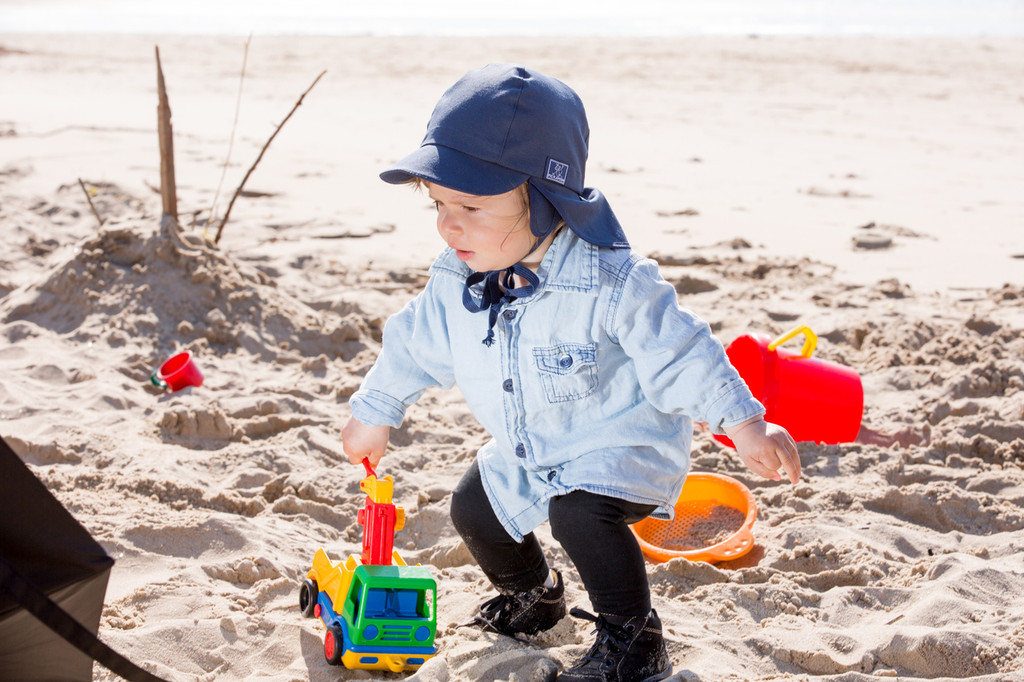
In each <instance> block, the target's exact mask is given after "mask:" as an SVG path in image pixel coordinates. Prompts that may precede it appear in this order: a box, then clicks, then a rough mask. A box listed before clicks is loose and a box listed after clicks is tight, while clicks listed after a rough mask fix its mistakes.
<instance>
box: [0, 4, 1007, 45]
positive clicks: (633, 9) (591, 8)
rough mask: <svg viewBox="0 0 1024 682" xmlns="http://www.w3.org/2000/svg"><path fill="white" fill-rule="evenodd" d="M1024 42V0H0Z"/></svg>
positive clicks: (97, 13)
mask: <svg viewBox="0 0 1024 682" xmlns="http://www.w3.org/2000/svg"><path fill="white" fill-rule="evenodd" d="M35 32H57V33H140V34H146V33H163V34H199V35H218V34H220V35H248V34H250V33H253V34H256V35H290V34H300V35H301V34H306V35H312V34H322V35H529V36H544V35H551V36H556V35H595V36H672V35H727V36H728V35H825V36H832V35H834V36H845V35H849V36H865V35H869V36H871V35H873V36H1022V35H1024V0H514V1H513V2H505V3H494V2H486V1H485V0H435V1H433V2H427V1H424V0H360V1H358V2H357V1H354V0H90V1H88V2H86V1H85V0H0V33H35Z"/></svg>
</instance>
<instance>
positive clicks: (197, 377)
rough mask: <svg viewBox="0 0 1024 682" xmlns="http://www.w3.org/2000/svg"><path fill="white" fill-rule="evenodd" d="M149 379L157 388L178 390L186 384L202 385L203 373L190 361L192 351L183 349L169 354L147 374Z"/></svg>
mask: <svg viewBox="0 0 1024 682" xmlns="http://www.w3.org/2000/svg"><path fill="white" fill-rule="evenodd" d="M149 381H150V382H151V383H152V384H153V385H154V386H158V387H159V388H169V389H171V390H172V391H178V390H181V389H183V388H185V387H186V386H202V385H203V373H202V372H200V371H199V368H198V367H197V366H196V363H195V362H193V361H192V353H190V352H189V351H184V352H182V353H178V354H177V355H174V356H171V357H170V358H169V359H168V360H167V361H166V362H164V364H162V365H160V367H158V368H157V369H156V370H154V371H153V373H152V374H151V375H149Z"/></svg>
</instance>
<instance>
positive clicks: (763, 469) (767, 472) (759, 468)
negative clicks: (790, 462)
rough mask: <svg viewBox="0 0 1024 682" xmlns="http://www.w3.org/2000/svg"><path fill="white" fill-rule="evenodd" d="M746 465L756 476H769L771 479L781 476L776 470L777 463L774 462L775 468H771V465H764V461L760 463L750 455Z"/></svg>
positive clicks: (776, 479) (777, 478)
mask: <svg viewBox="0 0 1024 682" xmlns="http://www.w3.org/2000/svg"><path fill="white" fill-rule="evenodd" d="M747 466H748V467H750V470H751V471H753V472H754V473H755V474H757V475H758V476H763V477H764V478H770V479H771V480H773V481H778V480H779V479H780V478H782V477H781V476H780V475H779V472H778V468H779V465H778V464H776V466H775V468H774V469H773V468H771V466H766V465H765V464H764V463H762V462H761V460H760V459H756V458H754V457H751V458H750V459H748V460H747Z"/></svg>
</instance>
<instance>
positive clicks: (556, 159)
mask: <svg viewBox="0 0 1024 682" xmlns="http://www.w3.org/2000/svg"><path fill="white" fill-rule="evenodd" d="M589 137H590V128H589V126H588V125H587V115H586V112H585V111H584V109H583V102H582V101H580V98H579V96H578V95H577V94H576V93H575V92H574V91H573V90H572V88H570V87H569V86H568V85H566V84H565V83H562V82H561V81H559V80H556V79H554V78H551V77H550V76H545V75H544V74H542V73H538V72H537V71H534V70H533V69H528V68H526V67H524V66H519V65H516V64H488V65H487V66H485V67H483V68H482V69H477V70H474V71H470V72H468V73H467V74H466V75H465V76H463V77H462V78H460V79H459V80H458V81H457V82H456V83H455V85H453V86H452V87H450V88H449V89H448V90H447V91H446V92H445V93H444V95H442V96H441V99H440V100H439V101H438V103H437V105H436V106H435V107H434V112H433V114H432V115H431V117H430V121H429V123H427V134H426V136H425V137H424V138H423V142H422V143H421V144H420V147H419V149H417V150H416V151H414V152H413V153H412V154H409V155H408V156H406V157H405V158H404V159H402V160H401V161H399V162H398V163H396V164H395V165H393V166H391V167H390V168H388V169H387V170H385V171H384V172H383V173H381V174H380V177H381V179H382V180H384V181H385V182H389V183H392V184H401V183H405V182H409V181H410V180H412V179H413V178H414V177H415V178H420V179H422V180H426V181H428V182H433V183H436V184H438V185H441V186H443V187H447V188H449V189H454V190H456V191H459V192H465V193H467V194H475V195H480V196H490V195H495V194H504V193H505V192H510V191H512V190H513V189H515V188H516V187H518V186H520V185H522V184H523V183H525V182H529V184H530V229H531V231H532V232H533V234H534V235H535V236H537V237H539V238H543V237H545V236H547V235H548V234H549V233H550V232H551V230H552V229H554V227H555V225H557V224H558V221H559V218H561V219H562V220H564V221H565V223H566V224H567V225H568V226H569V227H570V228H571V229H572V231H573V232H575V233H576V234H577V235H578V236H579V237H580V238H581V239H583V240H585V241H587V242H590V243H591V244H594V245H597V246H605V247H612V248H625V247H628V246H629V242H628V241H627V240H626V235H625V234H624V233H623V231H622V226H621V225H620V224H619V221H618V219H617V218H616V217H615V214H614V213H613V212H612V209H611V206H609V204H608V200H607V199H606V198H605V196H604V195H603V194H602V193H601V192H600V191H598V190H596V189H593V188H591V187H585V186H584V173H585V171H586V164H587V152H588V142H589Z"/></svg>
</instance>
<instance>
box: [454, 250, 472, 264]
mask: <svg viewBox="0 0 1024 682" xmlns="http://www.w3.org/2000/svg"><path fill="white" fill-rule="evenodd" d="M455 255H456V256H457V257H458V259H459V260H460V261H463V262H466V261H468V260H469V259H470V258H472V257H473V252H472V251H463V250H461V249H455Z"/></svg>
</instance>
